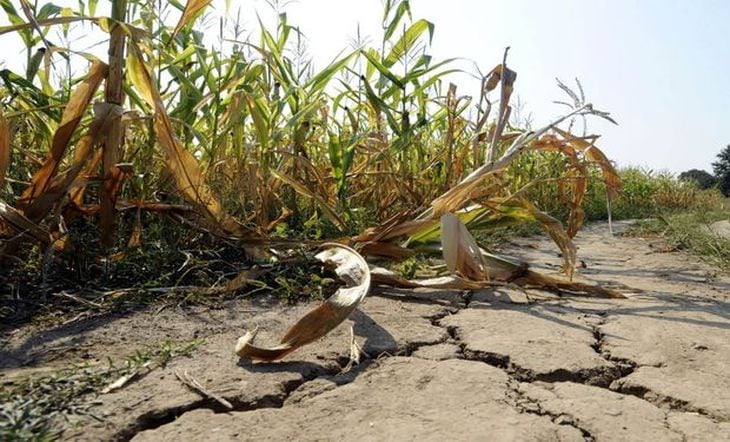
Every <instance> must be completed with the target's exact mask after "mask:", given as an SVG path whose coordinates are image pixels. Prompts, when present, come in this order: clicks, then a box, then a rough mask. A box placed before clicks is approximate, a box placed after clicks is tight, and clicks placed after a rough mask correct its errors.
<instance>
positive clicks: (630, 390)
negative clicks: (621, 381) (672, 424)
mask: <svg viewBox="0 0 730 442" xmlns="http://www.w3.org/2000/svg"><path fill="white" fill-rule="evenodd" d="M611 391H614V392H616V393H620V394H624V395H629V396H635V397H637V398H639V399H641V400H644V401H647V402H649V403H650V404H653V405H654V406H656V407H658V408H661V409H664V410H671V411H680V412H684V413H697V414H700V415H702V416H705V417H707V418H709V419H711V420H713V421H716V422H724V421H726V420H727V419H723V418H722V417H720V416H716V415H714V414H712V413H711V412H709V411H707V410H705V409H704V408H699V407H695V406H693V405H692V404H690V403H689V402H688V401H685V400H683V399H678V398H675V397H671V396H666V395H663V394H660V393H657V392H655V391H653V390H651V389H649V388H647V387H645V386H643V385H617V386H614V385H612V386H611Z"/></svg>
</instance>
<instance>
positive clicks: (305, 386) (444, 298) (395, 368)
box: [0, 224, 730, 441]
mask: <svg viewBox="0 0 730 442" xmlns="http://www.w3.org/2000/svg"><path fill="white" fill-rule="evenodd" d="M614 227H615V228H617V230H620V228H622V227H625V225H622V224H620V225H618V226H614ZM576 243H577V245H578V246H579V248H580V249H579V258H580V259H582V260H583V262H584V264H585V267H584V268H581V269H580V271H579V277H580V278H584V279H587V280H592V281H595V282H600V283H602V284H612V285H617V286H619V287H623V289H624V290H627V291H629V292H630V293H631V294H630V299H628V300H616V301H613V300H612V301H607V300H604V299H601V300H593V299H586V298H569V297H555V296H551V297H550V299H547V300H540V301H539V302H532V300H533V298H538V297H540V298H544V296H543V295H545V294H544V293H534V292H530V291H528V292H527V296H525V295H524V293H521V292H519V291H517V290H512V289H509V288H505V289H499V290H495V291H489V292H478V293H459V292H439V291H428V290H415V291H394V290H389V291H384V292H383V291H380V292H377V291H376V292H375V293H372V294H371V295H370V296H369V297H368V298H367V299H366V300H365V302H364V303H363V304H362V306H361V308H360V309H359V310H358V311H356V312H355V314H353V315H352V317H351V318H350V320H348V321H346V322H345V323H344V324H343V325H341V326H340V327H338V328H337V329H336V330H335V331H334V332H333V333H331V334H330V335H328V336H326V337H325V338H323V339H321V340H320V341H318V342H316V343H314V344H312V345H310V346H307V347H304V348H303V349H300V350H299V351H297V352H295V353H293V354H292V355H290V356H288V357H287V358H286V359H285V361H284V362H281V363H266V364H251V363H249V362H246V361H240V360H238V358H237V357H236V356H235V355H234V354H233V348H234V345H235V342H236V339H237V338H238V337H239V336H240V335H241V334H242V333H243V330H244V329H251V328H252V327H254V326H258V327H259V330H260V333H259V338H258V340H259V342H262V343H263V342H272V341H274V340H275V339H277V338H278V337H279V336H281V333H282V331H283V330H285V329H286V328H287V327H288V326H289V325H290V324H292V323H293V322H294V321H295V320H296V318H298V317H299V316H301V314H302V313H303V312H305V311H307V310H309V309H310V308H311V307H312V306H311V305H301V306H297V307H294V308H291V307H284V306H280V305H278V304H276V303H274V302H273V301H270V300H267V299H262V298H258V299H253V300H250V301H248V300H238V301H234V302H229V303H226V304H224V305H222V306H221V308H217V309H210V308H202V307H195V308H190V307H188V308H184V309H175V308H168V309H165V310H162V311H157V309H156V308H151V309H149V310H146V311H142V312H136V313H130V314H127V315H117V316H105V317H101V318H95V319H88V320H80V321H76V322H73V323H71V324H68V325H66V326H59V327H56V328H53V329H45V330H40V329H36V328H34V327H25V328H22V329H20V330H17V331H15V332H13V333H9V334H5V335H4V336H3V337H2V343H1V345H2V348H1V349H0V382H2V381H6V380H7V379H9V378H15V377H18V376H23V375H26V374H32V373H38V372H47V371H49V370H52V369H57V368H61V367H65V366H68V365H69V364H71V363H79V362H83V363H89V364H90V365H92V366H94V365H99V366H102V365H103V364H105V363H106V358H107V357H111V358H120V357H123V356H125V355H127V354H130V353H133V352H134V351H135V350H136V349H138V348H140V347H141V346H144V345H152V344H154V343H155V342H159V341H162V340H165V339H171V340H177V341H186V340H191V339H199V338H203V339H204V340H205V343H204V344H203V345H202V346H201V347H200V348H199V349H197V350H196V351H194V352H193V353H192V354H191V355H190V356H187V357H178V358H174V359H173V360H172V361H171V362H170V363H169V364H167V365H166V366H164V367H161V368H158V369H155V370H153V371H151V372H150V373H149V374H147V375H146V376H143V377H141V378H139V379H137V380H135V381H132V382H131V383H129V384H128V385H126V386H125V387H123V388H122V389H120V390H117V391H114V392H112V393H108V394H101V395H98V396H93V397H89V399H88V400H89V402H94V404H93V407H91V408H90V410H92V411H93V414H94V415H95V416H97V417H98V419H92V418H90V417H88V416H72V417H71V421H70V422H68V423H66V426H67V429H66V431H65V432H64V434H63V437H65V438H69V439H77V440H130V439H134V440H140V441H142V440H144V441H152V440H154V441H157V440H170V441H172V440H245V439H257V440H267V439H278V440H280V439H288V440H314V439H317V440H335V439H343V438H347V439H353V440H383V439H390V440H395V439H398V440H416V439H418V440H448V439H456V440H464V439H483V438H485V437H487V438H489V439H494V440H556V441H557V440H598V441H601V440H676V441H683V440H707V441H718V440H730V279H729V278H727V277H725V276H722V275H721V274H720V273H718V272H717V271H716V270H715V269H713V268H711V267H709V266H707V265H705V264H702V263H701V262H700V261H699V260H698V259H696V258H694V257H691V256H689V255H686V254H682V253H677V252H665V251H664V250H665V249H664V248H663V247H662V246H661V244H660V243H659V242H658V240H647V239H642V238H634V237H622V236H615V237H611V236H610V235H609V234H608V231H607V227H606V226H605V225H596V226H591V227H589V228H587V229H585V230H584V231H582V232H581V233H580V234H579V235H578V237H577V241H576ZM508 252H510V253H512V254H514V255H516V256H520V257H521V258H523V259H525V260H527V261H528V262H530V263H532V264H533V265H534V266H535V267H541V268H543V270H546V271H548V272H550V271H552V270H553V269H554V270H555V271H557V268H558V267H559V266H560V264H561V259H560V257H559V256H558V255H557V252H556V251H555V247H554V246H553V245H552V244H551V243H550V242H549V241H548V240H546V239H541V238H528V239H518V240H516V243H515V245H514V246H513V247H512V248H511V249H510V250H508ZM351 327H352V329H353V330H354V333H355V336H356V342H357V343H358V344H359V345H360V346H361V348H362V350H363V351H364V353H365V355H363V357H362V360H361V363H360V364H359V365H356V366H354V367H352V368H351V369H350V370H343V367H345V366H346V365H347V362H348V359H349V352H350V328H351ZM176 372H177V373H187V374H189V375H190V376H191V377H193V378H194V379H196V380H197V381H198V382H200V384H201V385H202V386H203V387H204V388H205V389H206V390H207V391H209V392H212V393H214V394H215V395H217V396H219V397H221V398H223V399H225V400H227V401H228V402H230V404H231V405H232V407H233V410H230V411H229V410H227V409H226V408H225V407H223V406H222V405H221V404H220V403H219V402H217V401H215V400H213V399H210V398H209V397H205V396H203V395H201V394H200V393H197V392H195V391H193V390H192V389H190V388H188V387H186V386H185V385H183V384H182V383H181V381H180V380H179V379H178V378H177V377H176V375H175V373H176Z"/></svg>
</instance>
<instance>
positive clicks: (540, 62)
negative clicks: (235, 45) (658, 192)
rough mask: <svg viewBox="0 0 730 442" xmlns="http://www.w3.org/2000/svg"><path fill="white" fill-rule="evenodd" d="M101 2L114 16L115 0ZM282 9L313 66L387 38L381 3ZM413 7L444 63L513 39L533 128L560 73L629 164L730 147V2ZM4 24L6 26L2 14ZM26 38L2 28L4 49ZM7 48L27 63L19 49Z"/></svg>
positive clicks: (548, 113)
mask: <svg viewBox="0 0 730 442" xmlns="http://www.w3.org/2000/svg"><path fill="white" fill-rule="evenodd" d="M11 1H13V2H14V3H16V4H17V3H18V2H17V0H11ZM38 1H39V2H41V3H42V2H43V1H44V0H38ZM55 3H56V4H61V5H63V4H71V3H73V4H75V2H69V1H65V0H57V1H56V2H55ZM99 3H100V5H99V14H104V13H105V11H108V9H107V7H106V5H104V4H105V3H108V2H106V1H105V0H101V1H100V2H99ZM228 3H229V5H230V8H229V11H230V12H231V13H235V12H236V11H237V10H238V8H239V7H240V10H241V18H242V23H243V26H244V28H245V29H250V32H251V35H253V36H254V38H256V37H255V35H256V33H255V28H256V25H257V18H256V13H257V12H258V14H259V15H260V16H261V17H262V19H263V20H264V22H271V21H272V20H273V17H274V14H273V12H272V9H271V7H270V6H269V5H268V4H267V2H266V1H265V0H240V1H236V0H229V2H228ZM225 4H226V1H225V0H214V1H213V5H212V8H213V11H211V12H212V13H221V14H223V13H225V10H226V6H225ZM283 9H284V10H285V11H286V12H287V15H288V19H289V23H290V24H292V25H297V26H299V27H300V29H301V31H302V32H303V33H304V35H305V36H306V37H307V44H308V48H309V53H310V54H311V55H312V57H313V60H314V64H315V66H320V67H322V66H325V65H327V64H328V63H329V62H330V61H331V60H332V59H333V57H335V56H336V55H337V54H338V53H340V52H341V51H343V50H347V49H348V47H349V45H350V43H351V41H352V39H353V38H354V37H355V36H356V33H357V29H358V26H359V29H360V34H361V35H363V36H369V37H370V38H371V40H372V42H373V44H374V45H376V46H377V45H378V44H379V41H380V38H381V33H382V31H381V28H380V23H381V20H382V17H381V15H382V7H381V0H299V1H293V2H290V3H287V4H285V5H284V6H283ZM411 9H412V12H413V18H414V19H418V18H425V19H426V20H429V21H431V22H432V23H434V24H435V35H434V39H433V44H432V46H431V49H430V53H431V55H432V56H433V57H434V59H435V60H440V59H445V58H453V57H460V58H461V60H460V61H459V62H457V66H458V67H461V68H463V69H464V70H466V71H468V72H470V73H472V74H474V73H476V69H475V66H478V67H479V69H481V71H482V72H488V71H489V70H490V69H491V68H492V67H494V66H495V65H497V64H498V63H499V62H500V61H501V58H502V54H503V52H504V48H505V47H506V46H509V47H510V48H511V49H510V52H509V58H508V62H507V64H508V66H510V68H511V69H513V70H515V71H516V72H517V75H518V76H517V81H516V83H515V94H516V95H517V96H519V98H520V101H521V102H522V103H523V109H522V111H521V113H522V114H523V115H525V116H527V115H528V114H529V115H531V117H532V120H533V126H534V127H539V126H540V125H541V123H547V122H548V121H549V120H550V119H551V118H553V117H555V116H557V115H559V114H560V113H561V111H562V110H563V109H564V108H562V107H561V106H558V105H555V104H554V103H552V102H553V100H561V99H564V98H565V96H564V95H563V93H562V92H561V91H560V90H559V89H558V87H557V86H556V81H555V78H560V79H561V80H562V81H564V82H566V83H569V82H572V81H574V80H573V79H575V78H578V79H579V80H580V81H581V83H582V85H583V88H584V90H585V93H586V97H587V101H589V102H591V103H593V104H594V106H595V107H596V108H598V109H601V110H605V111H609V112H611V114H612V116H613V117H614V118H615V119H616V120H617V121H618V123H619V125H618V126H614V125H612V124H610V123H606V122H603V121H602V120H598V119H594V120H591V121H589V125H588V132H590V133H598V134H600V135H601V139H600V140H599V142H598V143H597V144H598V145H599V147H601V149H602V150H604V152H606V153H607V155H608V156H609V157H610V158H612V159H613V160H615V161H616V162H617V163H618V164H619V165H620V166H630V165H632V166H642V167H646V168H648V169H652V170H656V171H671V172H677V173H678V172H681V171H684V170H688V169H692V168H698V169H705V170H708V171H711V162H712V161H713V160H714V159H715V156H716V155H717V153H719V152H720V150H722V149H723V148H724V147H725V146H726V145H727V144H730V39H729V38H728V36H729V34H728V30H729V29H730V1H726V0H698V1H689V0H685V1H678V0H663V1H662V0H641V1H639V0H613V1H608V0H550V1H542V0H510V1H491V0H451V1H444V0H411ZM177 16H178V14H177V13H175V14H171V17H170V20H172V21H173V22H174V21H175V20H176V19H177ZM0 23H7V19H6V18H5V17H4V14H3V13H0ZM213 34H214V33H213ZM16 40H17V37H14V36H0V44H3V45H6V42H7V45H6V46H5V47H6V48H8V47H11V48H12V47H13V46H12V45H17V44H18V43H17V41H16ZM18 48H20V46H18ZM6 53H10V54H18V55H10V57H12V58H17V60H24V56H22V55H20V54H21V52H20V49H18V50H17V51H12V50H11V51H7V52H6ZM5 62H6V65H8V66H13V65H14V63H13V60H10V59H8V60H5ZM450 80H451V81H453V82H454V83H455V84H456V85H457V86H458V92H459V93H460V94H465V95H472V96H474V95H477V94H478V89H479V83H478V80H476V79H474V78H473V77H472V76H470V75H467V74H462V75H455V76H453V77H450Z"/></svg>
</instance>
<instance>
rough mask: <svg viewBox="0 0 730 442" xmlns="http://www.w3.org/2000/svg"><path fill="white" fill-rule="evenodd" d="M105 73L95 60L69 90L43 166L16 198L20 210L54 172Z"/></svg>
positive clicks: (105, 67) (43, 186)
mask: <svg viewBox="0 0 730 442" xmlns="http://www.w3.org/2000/svg"><path fill="white" fill-rule="evenodd" d="M106 74H107V65H106V64H104V63H102V62H100V61H95V62H94V63H92V64H91V69H90V70H89V74H88V75H87V76H86V79H84V81H83V82H82V83H81V84H79V85H78V86H77V87H76V89H75V90H74V92H73V93H72V94H71V98H70V99H69V101H68V103H67V104H66V108H65V109H64V111H63V116H62V117H61V124H60V125H59V126H58V129H57V130H56V133H55V134H54V135H53V142H52V145H51V150H50V152H49V154H48V158H47V159H46V161H45V162H44V163H43V166H42V167H41V168H40V169H39V170H38V171H37V172H36V173H35V174H34V175H33V178H32V180H31V183H30V185H29V186H28V188H27V189H25V191H24V192H23V195H22V197H21V198H20V200H19V201H18V206H19V208H20V209H21V210H23V209H24V208H25V207H27V206H28V205H29V204H30V203H31V202H33V200H35V199H36V198H38V197H39V196H41V195H43V193H44V192H46V190H47V188H48V186H49V184H50V182H51V179H52V178H53V177H54V176H55V175H56V171H57V170H58V165H59V164H60V163H61V160H63V157H64V156H65V154H66V150H67V149H68V143H69V141H70V140H71V136H72V135H73V133H74V131H75V130H76V127H77V126H78V125H79V123H80V122H81V117H83V115H84V112H86V109H87V108H88V107H89V103H91V99H92V98H93V96H94V93H95V92H96V90H97V89H98V88H99V85H100V84H101V82H102V80H103V79H104V78H105V77H106ZM40 212H43V210H40ZM29 217H30V218H31V219H35V220H38V218H37V216H35V215H33V214H29Z"/></svg>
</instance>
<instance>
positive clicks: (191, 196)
mask: <svg viewBox="0 0 730 442" xmlns="http://www.w3.org/2000/svg"><path fill="white" fill-rule="evenodd" d="M129 46H130V51H129V58H128V62H127V72H128V73H129V79H130V80H131V81H132V83H133V84H134V86H135V88H136V89H137V90H138V91H139V92H140V94H141V95H142V97H143V98H144V99H145V100H146V101H147V103H148V104H149V105H150V106H151V107H152V108H153V109H154V111H155V121H154V127H155V133H156V134H157V141H158V142H159V143H160V146H161V147H162V150H163V151H164V152H165V161H166V162H167V167H168V169H169V170H170V173H171V174H172V176H173V178H174V179H175V184H177V188H178V190H180V192H181V193H182V194H183V196H185V198H187V199H188V200H189V201H192V202H193V203H194V204H196V205H198V206H199V207H200V209H201V210H202V211H203V213H204V214H205V215H206V217H207V218H208V219H209V220H210V221H212V222H213V223H214V224H215V225H216V226H217V227H219V228H220V229H221V230H223V231H225V232H228V233H232V234H235V235H240V236H250V235H251V233H252V232H250V231H249V230H247V229H246V228H244V227H243V226H242V225H241V224H240V223H238V221H236V220H235V219H234V218H233V217H231V216H230V215H228V214H227V213H226V212H225V211H224V210H223V207H222V206H221V204H220V202H219V201H218V199H217V198H216V196H215V195H214V194H213V191H212V190H211V189H210V188H209V187H208V186H207V185H206V184H205V180H204V178H203V173H202V172H201V170H200V166H199V165H198V161H197V160H196V159H195V157H194V156H193V154H192V153H190V152H189V151H187V150H185V148H184V147H183V146H182V144H181V143H180V141H179V140H178V139H177V136H176V135H175V131H174V130H173V128H172V123H171V121H170V117H169V116H168V114H167V110H166V109H165V105H164V104H163V102H162V97H161V96H160V93H159V91H158V90H157V86H156V84H155V80H154V79H153V78H152V77H151V75H150V73H149V71H148V70H147V67H146V66H145V65H144V60H143V58H142V51H141V50H140V48H139V46H138V44H137V42H136V41H130V43H129Z"/></svg>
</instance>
